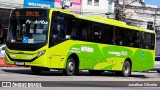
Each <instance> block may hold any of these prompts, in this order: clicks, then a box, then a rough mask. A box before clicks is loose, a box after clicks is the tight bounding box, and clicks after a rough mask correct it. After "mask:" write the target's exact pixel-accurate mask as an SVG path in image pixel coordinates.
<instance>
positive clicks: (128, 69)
mask: <svg viewBox="0 0 160 90" xmlns="http://www.w3.org/2000/svg"><path fill="white" fill-rule="evenodd" d="M121 74H122V76H123V77H128V76H130V75H131V64H130V62H129V61H125V62H124V64H123V68H122V73H121Z"/></svg>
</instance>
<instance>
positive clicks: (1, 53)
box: [0, 44, 6, 57]
mask: <svg viewBox="0 0 160 90" xmlns="http://www.w3.org/2000/svg"><path fill="white" fill-rule="evenodd" d="M5 46H6V45H5V44H1V45H0V57H4V56H5Z"/></svg>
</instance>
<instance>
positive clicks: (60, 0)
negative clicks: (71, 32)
mask: <svg viewBox="0 0 160 90" xmlns="http://www.w3.org/2000/svg"><path fill="white" fill-rule="evenodd" d="M55 7H56V8H63V9H64V8H65V9H69V10H70V11H72V12H76V13H79V14H83V15H99V16H102V17H109V18H114V0H55Z"/></svg>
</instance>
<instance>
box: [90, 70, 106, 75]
mask: <svg viewBox="0 0 160 90" xmlns="http://www.w3.org/2000/svg"><path fill="white" fill-rule="evenodd" d="M102 72H104V71H103V70H89V73H90V74H91V75H100V74H101V73H102Z"/></svg>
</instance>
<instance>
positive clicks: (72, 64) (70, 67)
mask: <svg viewBox="0 0 160 90" xmlns="http://www.w3.org/2000/svg"><path fill="white" fill-rule="evenodd" d="M68 70H69V72H73V71H74V63H73V62H69V63H68Z"/></svg>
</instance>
